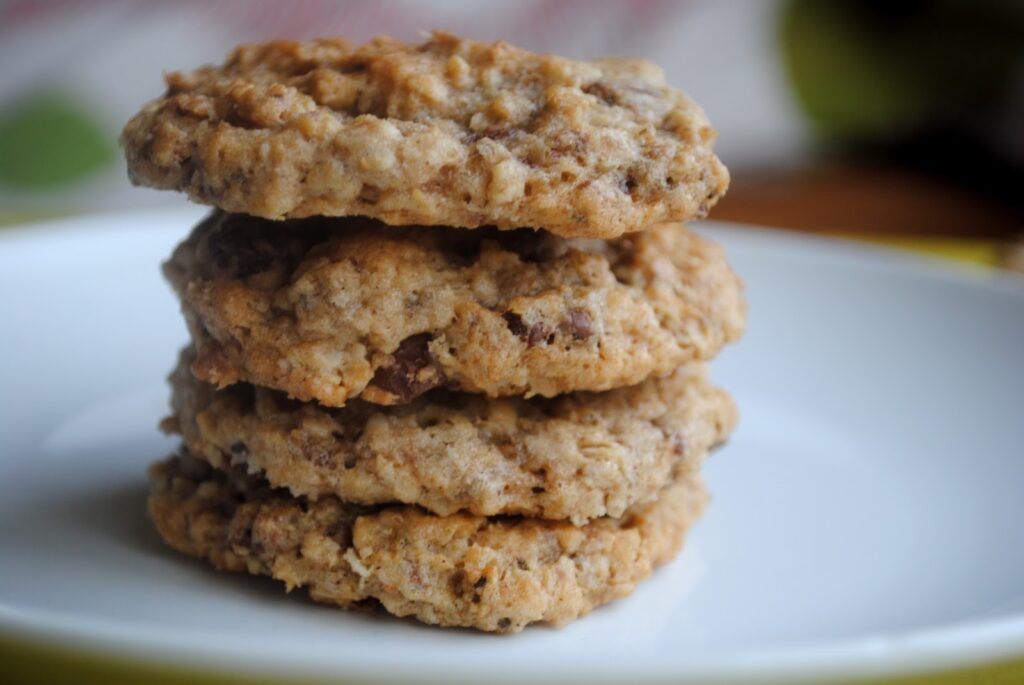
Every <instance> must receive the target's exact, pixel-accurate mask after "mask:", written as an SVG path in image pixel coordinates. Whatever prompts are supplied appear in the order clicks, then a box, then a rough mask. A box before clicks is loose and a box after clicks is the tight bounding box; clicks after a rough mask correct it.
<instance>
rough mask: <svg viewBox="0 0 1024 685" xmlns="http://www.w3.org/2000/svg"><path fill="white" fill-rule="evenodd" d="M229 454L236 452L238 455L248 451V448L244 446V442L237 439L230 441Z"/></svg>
mask: <svg viewBox="0 0 1024 685" xmlns="http://www.w3.org/2000/svg"><path fill="white" fill-rule="evenodd" d="M228 449H230V450H231V454H237V455H239V456H241V455H245V454H248V453H249V448H248V447H246V446H245V443H244V442H242V441H241V440H239V441H238V442H233V443H231V447H230V448H228Z"/></svg>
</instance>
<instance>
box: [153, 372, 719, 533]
mask: <svg viewBox="0 0 1024 685" xmlns="http://www.w3.org/2000/svg"><path fill="white" fill-rule="evenodd" d="M189 357H190V355H189V354H185V355H183V357H182V361H181V364H180V365H179V366H178V368H177V370H176V371H175V372H174V374H173V375H172V376H171V385H172V387H173V396H172V400H171V404H172V408H173V412H174V413H173V415H172V416H171V417H170V418H169V420H168V421H166V422H165V427H166V428H168V429H170V430H172V431H175V432H179V433H181V435H182V437H183V438H184V440H185V444H186V445H187V446H188V449H189V451H190V452H191V453H192V454H194V455H196V456H197V457H200V458H202V459H205V460H206V461H208V462H210V463H211V464H212V465H213V466H215V467H217V468H221V469H225V468H229V467H230V466H232V465H244V466H245V467H246V468H247V469H248V471H250V472H252V473H259V474H261V475H263V477H265V478H266V479H267V480H268V481H269V482H270V483H271V484H272V485H274V486H276V487H285V488H288V489H289V490H290V491H291V492H292V494H294V495H303V496H309V497H311V498H314V499H316V498H320V497H324V496H326V495H334V496H337V497H338V498H339V499H341V500H344V501H346V502H357V503H362V504H378V503H387V502H403V503H406V504H417V505H419V506H421V507H423V508H424V509H427V510H428V511H430V512H433V513H435V514H439V515H442V516H447V515H450V514H454V513H456V512H457V511H460V510H464V511H468V512H469V513H472V514H476V515H480V516H494V515H497V514H505V515H508V514H516V515H524V516H531V517H536V518H545V519H555V520H559V519H569V520H571V521H572V522H573V523H576V524H583V523H586V521H587V520H588V519H591V518H596V517H601V516H621V515H622V514H623V513H624V512H625V511H626V509H627V508H628V507H630V506H632V505H634V504H637V503H642V502H646V501H649V500H651V499H653V498H654V497H655V496H657V494H658V492H659V491H660V490H661V489H662V488H663V487H664V486H665V485H666V484H667V483H668V482H669V481H670V480H671V479H672V478H674V477H675V476H676V474H678V473H683V472H693V471H696V470H697V469H698V468H699V467H700V465H701V463H702V462H703V459H704V457H705V455H706V454H707V452H708V450H710V449H711V448H712V447H714V446H715V445H717V444H719V443H721V442H722V441H724V440H725V439H726V437H727V436H728V434H729V433H730V432H731V430H732V429H733V427H734V426H735V423H736V409H735V406H734V405H733V402H732V400H731V398H730V397H729V396H728V395H727V394H726V393H725V391H723V390H719V389H718V388H715V387H713V386H712V385H711V384H710V383H708V381H707V378H706V377H705V373H704V368H703V367H702V366H700V365H693V366H689V367H683V368H681V369H679V370H678V371H677V372H676V373H675V374H673V375H672V376H670V377H667V378H663V379H652V380H648V381H645V382H644V383H641V384H640V385H637V386H632V387H628V388H620V389H617V390H609V391H608V392H605V393H597V394H594V393H576V394H573V395H563V396H561V397H557V398H553V399H544V398H539V397H537V398H533V399H529V400H524V399H520V398H514V399H509V398H502V399H486V398H480V397H479V396H476V395H466V394H463V393H451V392H445V391H434V392H432V393H428V394H427V395H424V396H422V397H420V398H419V399H417V400H415V401H414V402H412V403H410V404H406V405H401V406H397V407H381V406H379V405H374V404H370V403H367V402H364V401H362V400H354V401H353V402H350V403H349V404H348V405H347V406H345V407H344V408H343V409H327V408H324V407H321V406H319V405H317V404H315V403H300V402H296V401H294V400H289V399H287V398H286V397H285V396H284V394H283V393H280V392H277V391H273V390H267V389H265V388H258V387H254V386H251V385H248V384H238V385H234V386H231V387H230V388H227V389H225V390H216V389H214V388H213V386H211V385H209V384H208V383H205V382H203V381H201V380H199V379H197V378H195V376H193V375H192V373H191V372H190V371H189V370H188V366H189Z"/></svg>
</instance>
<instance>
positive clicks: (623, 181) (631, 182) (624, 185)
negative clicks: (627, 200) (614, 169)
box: [619, 174, 640, 195]
mask: <svg viewBox="0 0 1024 685" xmlns="http://www.w3.org/2000/svg"><path fill="white" fill-rule="evenodd" d="M639 185H640V182H639V181H637V180H636V177H635V176H633V174H626V175H624V176H622V177H620V178H619V190H621V191H622V192H623V194H625V195H632V194H633V191H635V190H636V189H637V187H639Z"/></svg>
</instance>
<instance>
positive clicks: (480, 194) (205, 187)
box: [121, 33, 729, 238]
mask: <svg viewBox="0 0 1024 685" xmlns="http://www.w3.org/2000/svg"><path fill="white" fill-rule="evenodd" d="M166 80H167V91H166V92H165V93H164V95H163V96H161V97H160V98H158V99H156V100H154V101H152V102H150V103H149V104H147V105H146V106H145V107H144V108H143V109H142V111H141V112H139V113H138V114H137V115H136V116H135V117H134V118H133V119H132V120H131V121H129V122H128V124H127V126H126V127H125V129H124V132H123V133H122V136H121V141H122V145H123V146H124V149H125V154H126V156H127V160H128V172H129V175H130V177H131V179H132V181H133V182H134V183H136V184H140V185H147V186H153V187H156V188H168V189H177V190H183V191H185V192H186V193H188V195H189V197H190V198H192V199H193V200H195V201H196V202H200V203H205V204H210V205H214V206H216V207H219V208H221V209H223V210H226V211H229V212H241V213H246V214H251V215H255V216H261V217H265V218H269V219H282V218H302V217H309V216H318V215H325V216H352V215H361V216H371V217H374V218H377V219H380V220H381V221H383V222H385V223H387V224H393V225H405V224H425V225H448V226H463V227H468V228H475V227H480V226H497V227H499V228H515V227H540V228H545V229H547V230H549V231H552V232H554V233H557V234H559V235H562V236H566V237H589V238H613V237H615V236H618V235H621V234H623V233H625V232H629V231H636V230H639V229H641V228H643V227H645V226H646V225H648V224H651V223H655V222H660V221H687V220H690V219H694V218H699V217H702V216H704V215H705V214H706V213H707V212H708V209H709V208H710V207H711V206H713V205H714V204H715V202H716V201H717V200H718V198H719V197H721V195H722V194H723V193H724V192H725V190H726V187H727V185H728V181H729V177H728V173H727V171H726V169H725V167H724V166H723V165H722V163H721V162H720V161H719V160H718V158H717V157H716V156H715V155H714V153H713V151H712V143H713V141H714V139H715V135H716V134H715V131H714V130H713V129H712V128H711V126H710V124H709V123H708V120H707V118H706V116H705V115H704V112H703V111H702V110H701V109H700V108H699V107H698V106H697V105H696V104H695V103H694V102H693V101H691V100H690V99H689V98H687V97H686V96H685V95H683V94H682V93H680V92H679V91H678V90H675V89H674V88H672V87H670V86H668V85H666V83H665V80H664V76H663V74H662V72H661V70H660V69H659V68H658V67H656V66H655V65H653V64H651V63H649V62H645V61H642V60H630V59H603V60H598V61H594V62H579V61H573V60H568V59H563V58H560V57H555V56H551V55H537V54H533V53H530V52H527V51H525V50H521V49H519V48H515V47H513V46H511V45H508V44H506V43H500V42H499V43H494V44H490V45H488V44H484V43H478V42H475V41H470V40H461V39H459V38H456V37H454V36H451V35H448V34H445V33H434V34H433V35H431V36H430V37H429V38H428V39H427V40H426V42H424V43H421V44H418V45H407V44H404V43H400V42H398V41H395V40H391V39H389V38H377V39H375V40H373V41H371V42H369V43H367V44H366V45H362V46H359V47H355V46H352V45H350V44H349V43H348V42H346V41H344V40H341V39H323V40H316V41H310V42H306V43H292V42H284V41H276V42H272V43H265V44H259V45H245V46H241V47H239V48H236V49H235V50H234V52H232V53H231V54H230V55H229V57H228V59H227V61H226V62H225V63H224V64H223V65H220V66H207V67H203V68H200V69H198V70H196V71H193V72H191V73H171V74H169V75H168V76H167V79H166Z"/></svg>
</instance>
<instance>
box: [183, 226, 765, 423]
mask: <svg viewBox="0 0 1024 685" xmlns="http://www.w3.org/2000/svg"><path fill="white" fill-rule="evenodd" d="M164 272H165V274H166V275H167V277H168V278H169V280H170V281H171V282H172V284H173V285H174V287H175V289H176V290H177V292H178V293H179V295H180V297H181V300H182V302H183V310H184V313H185V316H186V319H187V321H188V324H189V328H190V330H191V332H192V336H193V340H194V342H195V346H196V350H197V356H196V360H195V362H194V364H193V367H192V368H193V371H194V372H195V373H196V375H197V376H199V377H200V378H202V379H203V380H206V381H208V382H211V383H214V384H217V385H218V386H222V387H223V386H226V385H229V384H231V383H235V382H237V381H248V382H250V383H253V384H255V385H261V386H264V387H269V388H274V389H278V390H283V391H285V392H287V393H288V394H289V395H291V396H293V397H295V398H297V399H300V400H304V401H310V400H316V401H317V402H320V403H322V404H324V405H328V406H334V407H340V406H343V405H344V404H345V403H346V402H347V401H348V400H349V399H351V398H354V397H357V396H358V397H362V398H363V399H365V400H367V401H370V402H374V403H377V404H401V403H406V402H409V401H411V400H413V399H414V398H416V397H417V396H418V395H420V394H422V393H423V392H425V391H427V390H430V389H431V388H435V387H438V386H444V387H446V388H449V389H453V390H461V391H465V392H474V393H482V394H486V395H489V396H491V397H497V396H506V395H524V396H532V395H542V396H545V397H550V396H554V395H559V394H563V393H567V392H572V391H578V390H590V391H599V390H607V389H610V388H616V387H621V386H625V385H633V384H636V383H639V382H641V381H643V380H644V379H646V378H648V377H650V376H652V375H664V374H667V373H670V372H671V371H672V370H673V369H675V368H676V367H678V366H680V365H681V364H685V363H687V362H690V361H694V360H698V361H699V360H706V359H710V358H711V357H713V356H714V355H715V354H716V353H717V352H718V351H719V350H720V349H721V347H722V346H723V345H724V344H725V343H727V342H730V341H732V340H735V339H736V338H737V337H738V336H739V335H740V334H741V332H742V330H743V325H744V319H745V307H744V301H743V297H742V292H741V290H742V289H741V285H740V282H739V280H738V279H737V278H736V276H735V274H734V273H733V272H732V270H731V269H730V268H729V266H728V264H727V263H726V261H725V258H724V255H723V253H722V251H721V249H720V248H718V247H717V246H715V245H713V244H711V243H709V242H708V241H706V240H703V239H701V238H699V237H697V236H696V235H694V234H693V233H691V232H689V231H688V230H686V229H685V228H684V227H682V226H681V225H679V224H658V225H655V226H653V227H651V228H650V229H649V230H646V231H643V232H640V233H635V234H631V235H628V236H624V237H622V238H618V239H616V240H613V241H600V240H584V239H574V240H567V239H564V238H559V237H557V236H554V235H551V234H549V233H546V232H533V231H530V230H521V231H497V230H493V229H492V230H484V229H478V230H457V229H453V228H436V227H435V228H431V227H405V228H389V229H383V228H382V227H381V225H380V223H379V222H377V221H374V220H371V219H365V218H343V219H337V218H335V219H323V218H312V219H303V220H297V221H295V222H294V225H292V226H290V227H289V228H288V229H287V230H280V228H279V226H278V225H277V224H276V223H274V222H271V221H267V220H263V219H256V218H253V217H247V216H244V215H238V214H226V213H223V212H214V213H213V214H212V215H210V216H209V217H208V218H207V219H206V220H205V221H204V222H203V223H201V224H200V225H199V226H198V227H197V228H196V230H195V231H194V232H193V234H192V236H191V237H190V238H189V239H188V240H186V241H185V242H184V243H182V244H181V245H180V246H179V247H178V248H177V250H176V251H175V252H174V255H173V256H172V258H171V259H170V261H169V262H168V263H167V264H166V265H165V268H164Z"/></svg>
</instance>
